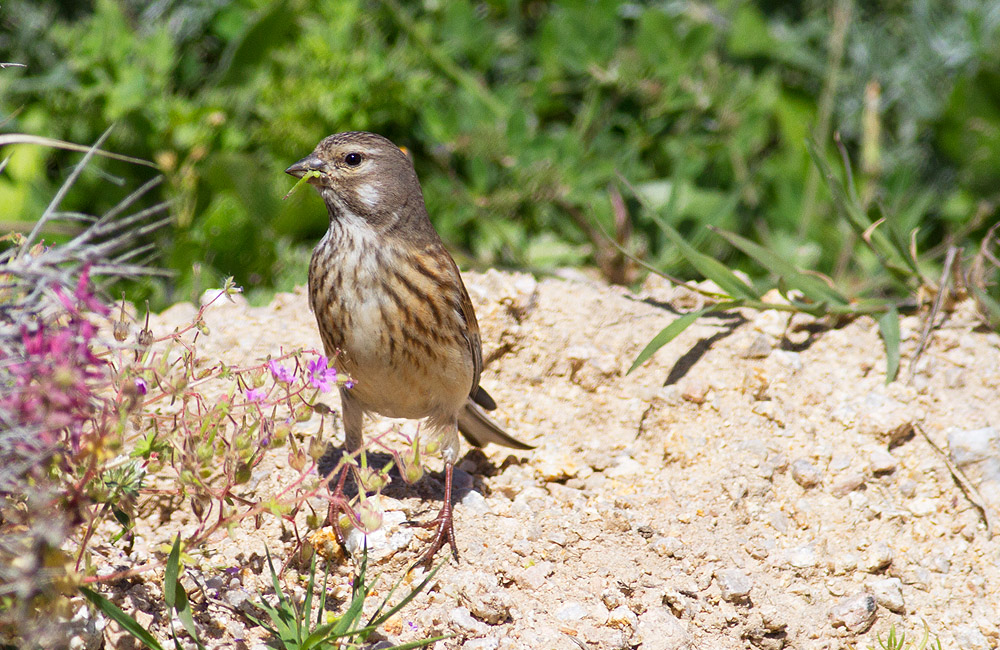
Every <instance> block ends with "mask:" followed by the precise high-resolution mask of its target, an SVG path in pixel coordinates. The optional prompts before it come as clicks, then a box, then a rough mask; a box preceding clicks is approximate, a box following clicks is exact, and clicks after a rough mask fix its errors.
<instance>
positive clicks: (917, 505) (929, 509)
mask: <svg viewBox="0 0 1000 650" xmlns="http://www.w3.org/2000/svg"><path fill="white" fill-rule="evenodd" d="M906 509H907V510H909V511H910V512H911V513H913V516H914V517H926V516H927V515H932V514H934V513H935V512H937V504H936V503H934V499H929V498H927V497H918V498H916V499H913V500H911V501H910V502H909V503H908V504H907V505H906Z"/></svg>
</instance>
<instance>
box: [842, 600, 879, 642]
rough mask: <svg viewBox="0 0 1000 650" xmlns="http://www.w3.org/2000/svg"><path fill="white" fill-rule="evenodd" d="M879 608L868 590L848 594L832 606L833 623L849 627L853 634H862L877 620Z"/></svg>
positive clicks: (848, 629)
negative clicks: (876, 613) (876, 614)
mask: <svg viewBox="0 0 1000 650" xmlns="http://www.w3.org/2000/svg"><path fill="white" fill-rule="evenodd" d="M877 609H878V606H877V605H876V604H875V598H874V597H873V596H872V595H871V594H869V593H867V592H862V593H859V594H855V595H853V596H847V597H845V598H842V599H840V600H839V601H838V602H837V604H836V605H834V606H833V607H831V608H830V620H831V624H832V625H833V627H844V628H847V631H848V632H850V633H851V634H861V633H862V632H865V631H867V630H868V628H870V627H871V626H872V623H874V622H875V612H876V610H877Z"/></svg>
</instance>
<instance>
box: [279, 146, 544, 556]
mask: <svg viewBox="0 0 1000 650" xmlns="http://www.w3.org/2000/svg"><path fill="white" fill-rule="evenodd" d="M285 171H286V172H287V173H288V174H291V175H292V176H296V177H298V178H302V177H303V176H305V175H306V174H307V173H309V172H318V173H319V175H318V176H315V175H314V177H312V178H310V179H309V182H310V183H311V184H312V185H313V186H314V187H316V189H317V190H318V191H319V193H320V196H322V197H323V200H324V201H325V202H326V207H327V210H328V211H329V213H330V229H329V230H328V231H327V233H326V236H324V237H323V239H322V240H321V241H320V243H319V245H318V246H316V249H315V251H313V256H312V262H311V263H310V265H309V304H310V306H311V307H312V310H313V312H314V313H315V315H316V323H317V324H318V325H319V332H320V336H321V337H322V339H323V346H324V348H325V349H326V354H327V356H328V357H330V358H331V359H333V360H334V364H335V366H336V367H337V370H338V371H342V372H345V373H347V374H348V375H350V376H351V377H352V378H353V379H354V381H355V386H354V387H353V388H351V389H349V390H348V389H344V388H341V391H340V397H341V402H342V404H343V416H344V432H345V437H346V441H345V444H346V447H347V449H348V451H351V452H355V451H357V450H359V449H360V448H361V445H362V438H361V420H362V416H363V415H364V414H365V413H379V414H381V415H384V416H387V417H394V418H409V419H426V422H427V424H428V425H429V428H430V429H431V430H432V432H433V433H435V434H437V435H440V436H441V451H442V456H443V458H444V468H445V495H444V503H443V504H442V506H441V512H440V513H439V514H438V516H437V517H436V518H435V519H434V520H433V521H432V522H430V524H428V525H429V526H435V525H436V527H437V531H436V533H435V535H434V538H433V540H432V542H431V546H430V548H429V549H428V550H427V552H426V553H425V554H424V556H423V558H422V559H423V560H424V561H425V562H429V561H430V559H431V558H433V556H434V555H435V554H436V553H437V552H438V550H440V549H441V547H442V546H443V545H444V543H445V541H447V542H448V544H449V545H450V546H451V551H452V555H453V556H454V557H455V558H456V559H457V558H458V548H457V546H456V545H455V530H454V525H453V523H452V512H451V484H452V469H453V467H454V464H455V462H456V461H457V460H458V452H459V442H458V431H461V432H462V434H463V435H464V436H465V438H466V439H467V440H468V441H469V442H470V443H472V444H473V445H475V446H477V447H482V446H484V445H486V443H489V442H493V443H496V444H499V445H503V446H505V447H512V448H514V449H531V448H532V447H531V446H530V445H526V444H524V443H523V442H520V441H518V440H516V439H515V438H513V437H511V436H510V435H509V434H508V433H507V432H505V431H504V430H503V429H501V428H500V426H499V425H497V424H496V423H495V422H493V421H492V420H490V419H489V417H487V415H486V413H485V411H484V409H486V410H493V409H494V408H496V403H495V402H494V401H493V399H492V398H491V397H490V396H489V395H488V394H487V393H486V391H485V390H483V389H482V387H480V386H479V374H480V372H481V371H482V367H483V359H482V348H481V344H480V338H479V324H478V323H477V322H476V315H475V313H474V312H473V308H472V302H471V301H470V300H469V294H468V292H467V291H466V289H465V285H464V284H463V283H462V278H461V276H460V275H459V272H458V267H457V266H456V265H455V261H454V260H453V259H452V258H451V255H449V254H448V251H447V250H446V249H445V247H444V244H443V243H442V242H441V238H440V237H439V236H438V234H437V231H435V230H434V226H433V225H431V222H430V219H429V218H428V216H427V209H426V208H425V207H424V196H423V192H422V191H421V190H420V183H419V182H418V180H417V174H416V172H415V171H414V169H413V165H412V163H411V162H410V159H409V158H408V157H407V156H406V154H404V153H403V152H402V151H401V150H400V149H399V147H397V146H396V145H394V144H393V143H392V142H390V141H389V140H387V139H386V138H383V137H382V136H380V135H376V134H374V133H364V132H349V133H338V134H336V135H331V136H329V137H328V138H326V139H324V140H323V141H322V142H320V143H319V145H317V146H316V149H315V150H314V151H313V152H312V153H311V154H310V155H308V156H306V157H305V158H303V159H302V160H300V161H298V162H297V163H295V164H294V165H292V166H291V167H289V168H288V169H286V170H285Z"/></svg>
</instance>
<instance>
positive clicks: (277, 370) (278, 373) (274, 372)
mask: <svg viewBox="0 0 1000 650" xmlns="http://www.w3.org/2000/svg"><path fill="white" fill-rule="evenodd" d="M267 367H268V368H270V369H271V376H272V377H274V378H275V380H277V381H280V382H282V383H283V384H290V383H292V381H294V380H295V375H293V374H292V371H291V370H289V369H288V368H286V367H285V366H283V365H281V364H280V363H278V362H277V361H268V362H267Z"/></svg>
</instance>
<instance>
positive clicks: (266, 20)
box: [215, 1, 296, 85]
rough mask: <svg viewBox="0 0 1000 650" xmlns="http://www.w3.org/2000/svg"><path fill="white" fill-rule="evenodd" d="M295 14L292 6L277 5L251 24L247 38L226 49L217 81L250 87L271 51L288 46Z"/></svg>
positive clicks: (248, 23)
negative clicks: (247, 83)
mask: <svg viewBox="0 0 1000 650" xmlns="http://www.w3.org/2000/svg"><path fill="white" fill-rule="evenodd" d="M295 19H296V15H295V12H293V11H290V10H289V9H288V3H287V2H284V1H281V2H275V3H274V4H272V5H271V6H270V7H268V9H267V11H262V12H261V13H260V14H258V15H257V16H255V17H254V18H253V19H252V20H250V21H248V22H247V25H246V27H245V30H244V32H243V34H241V35H240V36H239V37H238V38H235V39H233V40H232V41H230V42H229V44H228V45H227V46H226V49H225V51H224V52H223V53H222V56H221V57H220V59H219V65H218V68H216V70H217V72H216V75H215V79H216V80H217V83H218V84H219V85H227V84H237V83H246V78H247V76H249V75H250V74H252V73H253V72H255V71H256V69H258V68H259V67H261V65H262V63H263V61H264V60H265V59H266V58H267V57H268V56H269V54H270V49H272V48H275V47H279V46H281V45H282V44H284V43H285V42H286V36H287V33H288V32H289V31H290V30H291V28H292V27H293V26H294V25H295Z"/></svg>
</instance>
